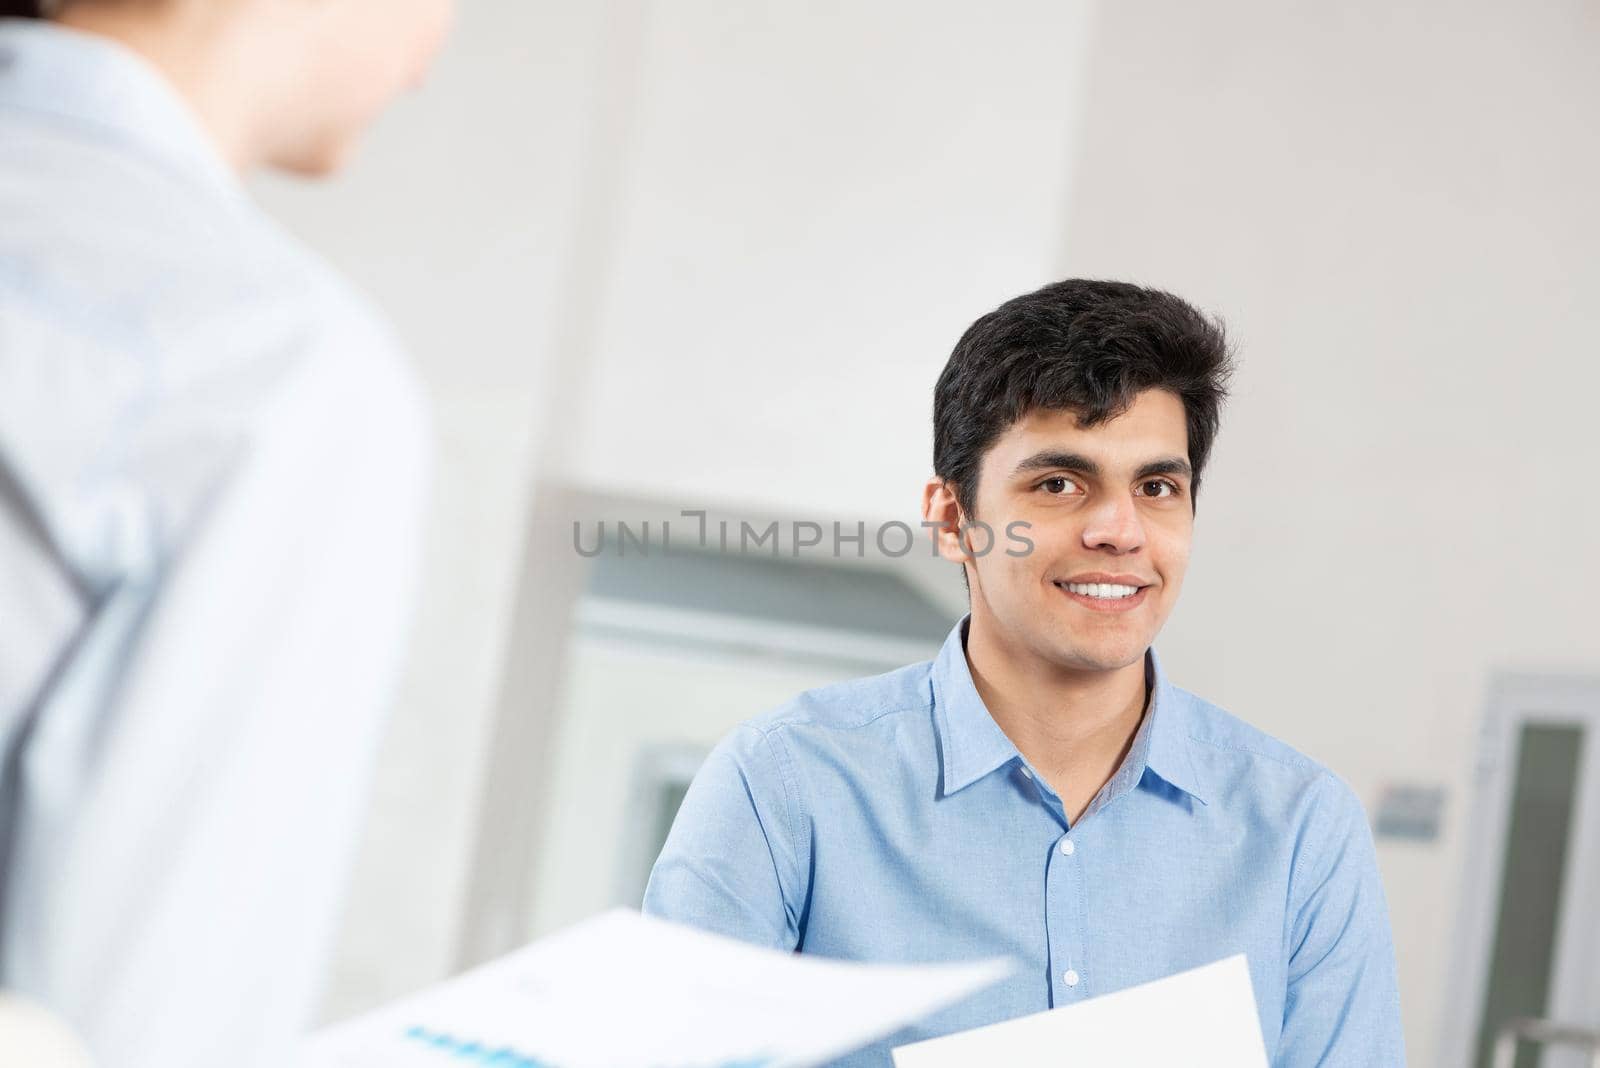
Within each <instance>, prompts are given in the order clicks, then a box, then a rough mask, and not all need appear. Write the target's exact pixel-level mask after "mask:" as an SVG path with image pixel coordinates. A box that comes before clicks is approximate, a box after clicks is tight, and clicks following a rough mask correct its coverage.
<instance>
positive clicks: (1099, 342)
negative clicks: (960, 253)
mask: <svg viewBox="0 0 1600 1068" xmlns="http://www.w3.org/2000/svg"><path fill="white" fill-rule="evenodd" d="M1231 366H1232V358H1231V355H1230V354H1229V352H1228V349H1227V346H1226V344H1225V342H1224V339H1223V336H1222V333H1221V331H1220V330H1219V329H1218V328H1217V327H1216V326H1215V325H1213V324H1212V323H1211V322H1210V321H1209V320H1208V319H1206V318H1205V317H1204V316H1203V315H1201V314H1200V313H1199V312H1198V311H1196V310H1195V309H1194V308H1192V307H1191V306H1190V305H1188V304H1187V303H1185V302H1184V301H1182V300H1180V299H1179V298H1177V297H1175V296H1173V295H1171V294H1169V293H1164V292H1162V291H1160V290H1152V289H1144V288H1140V287H1137V286H1132V285H1127V284H1123V283H1117V282H1095V281H1082V280H1073V281H1067V282H1061V283H1058V284H1055V285H1051V286H1046V287H1045V288H1043V289H1041V290H1039V291H1037V292H1035V293H1030V294H1027V295H1025V296H1021V297H1018V298H1016V299H1015V300H1012V301H1008V302H1007V303H1005V304H1003V305H1001V306H1000V307H999V308H998V309H996V310H995V311H993V312H991V313H989V314H988V315H985V316H983V317H982V318H980V319H979V320H978V321H977V322H976V323H974V324H973V325H972V327H971V328H970V329H969V330H968V331H967V332H966V334H965V335H964V336H963V337H962V338H961V340H960V342H959V343H958V344H957V345H956V347H955V350H954V352H952V353H951V355H950V359H949V361H948V362H947V363H946V365H945V368H944V372H943V373H942V374H941V376H940V377H939V381H938V384H937V386H936V388H935V391H934V406H933V435H934V455H933V466H934V472H935V474H934V475H933V477H931V478H930V479H928V481H927V483H926V485H925V486H924V487H923V497H922V500H923V519H924V520H925V521H926V523H927V524H928V525H930V527H932V528H933V529H934V537H935V539H936V546H937V549H938V551H939V553H940V554H941V555H942V556H943V557H944V558H945V559H946V560H949V561H951V562H952V563H955V564H958V565H959V566H960V567H961V568H962V574H963V575H964V576H965V579H966V581H967V585H968V595H969V601H970V606H971V610H970V612H969V614H968V615H967V616H966V617H965V618H963V619H962V620H961V621H959V622H958V623H957V624H956V625H955V626H954V627H953V628H952V630H951V631H950V635H949V637H948V638H947V639H946V641H945V644H944V647H943V649H941V650H940V652H939V654H938V655H937V656H936V657H935V658H934V659H933V660H931V661H927V662H924V663H921V664H913V665H910V666H909V667H905V668H902V669H901V670H899V671H894V672H891V673H889V674H886V675H879V676H877V677H874V678H868V679H860V680H857V681H854V682H847V683H842V684H838V685H834V686H828V687H823V688H821V689H817V690H811V691H808V692H807V693H804V694H802V695H800V696H799V697H797V698H795V699H794V700H793V701H791V702H790V703H789V704H787V705H784V706H783V707H781V708H779V709H777V710H776V711H773V712H770V713H768V714H767V715H764V716H761V717H759V718H757V719H754V720H752V721H750V722H749V723H747V724H745V725H744V726H741V727H739V728H738V729H737V730H736V731H735V732H734V733H732V734H731V735H729V736H728V737H727V738H726V739H725V740H724V741H723V742H722V743H721V744H720V745H719V746H718V747H717V748H716V750H715V751H713V752H712V754H711V756H710V757H709V758H708V759H707V760H706V763H705V765H704V767H702V768H701V770H700V772H699V774H698V775H696V777H695V780H694V782H693V784H692V786H691V787H690V789H689V792H688V795H687V797H686V798H685V799H684V802H683V807H682V809H681V810H680V812H679V814H678V817H677V820H676V822H675V823H674V824H673V827H672V831H671V834H670V835H669V837H668V839H667V843H666V846H665V848H664V849H663V851H662V853H661V857H660V859H659V860H658V861H657V863H656V866H655V870H654V872H653V873H652V874H651V877H650V883H649V887H648V889H647V890H646V895H645V908H646V910H647V911H649V912H653V913H656V914H659V915H661V916H665V917H667V918H669V919H675V920H680V921H683V922H686V923H691V924H695V925H698V926H701V927H705V928H708V929H710V930H714V931H720V932H722V933H725V934H729V935H732V936H734V937H738V938H743V939H746V940H749V941H752V942H759V943H763V944H765V945H769V946H774V947H781V948H784V949H792V950H798V951H800V952H804V953H817V954H820V955H823V956H829V957H845V958H851V959H856V960H871V961H895V962H904V961H937V960H955V959H962V958H971V957H988V956H995V955H1004V956H1009V957H1012V958H1014V959H1015V960H1017V961H1019V962H1021V963H1022V965H1023V966H1022V967H1021V968H1020V969H1019V970H1018V971H1017V973H1016V974H1015V975H1013V976H1012V977H1011V978H1010V979H1009V980H1007V981H1005V982H1003V983H1001V984H999V985H997V986H994V987H991V988H990V989H988V990H986V991H983V992H981V993H979V994H977V995H975V996H974V997H972V998H970V999H968V1000H967V1001H965V1002H963V1003H962V1004H960V1005H957V1006H955V1007H954V1008H952V1009H950V1010H948V1011H946V1012H944V1013H941V1014H938V1015H936V1016H935V1017H933V1018H932V1019H930V1020H927V1021H924V1022H923V1023H922V1024H920V1025H918V1026H917V1027H915V1028H914V1029H913V1030H911V1031H910V1032H908V1033H906V1034H902V1035H900V1036H898V1037H897V1038H896V1039H895V1040H893V1041H891V1042H889V1043H884V1044H882V1045H880V1046H879V1047H877V1048H875V1049H870V1050H867V1051H864V1052H862V1053H860V1054H858V1055H856V1056H855V1057H851V1058H847V1059H846V1061H844V1062H841V1063H849V1064H852V1065H856V1064H859V1065H875V1066H876V1065H887V1064H888V1063H889V1054H888V1049H889V1047H890V1046H892V1045H894V1044H897V1043H899V1042H906V1041H912V1040H915V1039H919V1038H926V1037H931V1036H934V1035H940V1034H947V1033H950V1032H953V1031H958V1030H964V1029H967V1028H970V1027H975V1026H978V1025H981V1024H988V1023H995V1022H997V1021H1000V1020H1006V1019H1010V1018H1012V1017H1016V1016H1022V1015H1025V1014H1028V1013H1032V1012H1038V1011H1041V1010H1044V1009H1048V1008H1053V1007H1056V1006H1063V1005H1072V1004H1076V1003H1078V1002H1081V1001H1083V1000H1085V999H1086V998H1090V997H1093V996H1095V995H1098V994H1106V993H1111V992H1113V991H1116V990H1121V989H1124V988H1126V987H1129V986H1133V985H1136V984H1139V983H1143V982H1147V981H1149V980H1152V979H1158V978H1161V977H1162V976H1165V975H1169V974H1172V973H1174V972H1178V971H1182V970H1185V969H1188V968H1193V967H1197V966H1199V965H1202V964H1209V963H1211V962H1213V961H1216V960H1219V959H1221V958H1223V957H1228V956H1231V955H1233V954H1235V953H1244V954H1246V956H1247V957H1248V959H1249V967H1250V976H1251V980H1252V983H1253V985H1254V989H1255V997H1256V1003H1257V1007H1258V1009H1259V1012H1260V1023H1261V1031H1262V1035H1263V1037H1264V1040H1265V1043H1266V1049H1267V1052H1268V1054H1269V1056H1270V1058H1271V1060H1272V1063H1273V1064H1275V1065H1281V1066H1284V1068H1298V1066H1301V1065H1305V1066H1310V1065H1339V1066H1345V1065H1351V1066H1355V1065H1360V1066H1363V1068H1367V1066H1370V1068H1399V1066H1400V1065H1402V1064H1403V1063H1404V1061H1405V1053H1404V1049H1403V1045H1402V1039H1401V1032H1400V1005H1399V995H1398V992H1397V981H1396V975H1395V959H1394V948H1393V944H1392V940H1391V937H1390V930H1389V916H1388V909H1387V906H1386V905H1385V902H1384V895H1383V888H1382V885H1381V884H1380V882H1379V878H1378V866H1377V858H1376V855H1375V851H1374V848H1373V843H1372V836H1371V833H1370V831H1369V830H1368V828H1367V821H1366V816H1365V814H1364V813H1363V811H1362V808H1361V803H1360V802H1359V801H1358V800H1357V799H1356V797H1355V795H1354V794H1352V793H1351V791H1350V788H1349V787H1348V786H1346V785H1345V783H1344V782H1343V781H1342V780H1340V779H1339V778H1338V777H1337V776H1335V775H1334V774H1333V773H1331V772H1330V771H1328V770H1327V769H1326V768H1323V767H1322V766H1320V765H1318V764H1317V763H1315V762H1314V761H1312V760H1309V759H1307V758H1306V757H1304V756H1302V755H1301V754H1299V753H1297V752H1295V751H1294V750H1293V749H1291V748H1289V747H1288V746H1287V745H1284V744H1283V743H1282V742H1279V741H1276V740H1274V739H1272V738H1270V737H1268V736H1267V735H1266V734H1264V733H1262V732H1261V731H1259V730H1256V729H1255V728H1253V727H1251V726H1249V725H1248V724H1246V723H1243V722H1241V721H1240V720H1238V719H1235V718H1234V717H1233V716H1231V715H1229V714H1228V713H1227V712H1225V711H1224V710H1222V709H1221V708H1218V707H1217V706H1216V705H1213V704H1211V703H1209V702H1207V701H1205V700H1203V699H1202V698H1200V697H1197V696H1195V695H1194V694H1192V693H1189V692H1188V691H1186V690H1183V689H1181V688H1179V687H1178V686H1176V685H1174V684H1173V683H1172V682H1171V681H1170V680H1169V679H1168V678H1167V675H1166V671H1165V669H1164V667H1163V666H1162V663H1161V661H1160V660H1159V659H1158V658H1157V657H1156V654H1155V649H1154V647H1153V645H1152V643H1153V642H1154V640H1155V638H1156V635H1157V634H1158V633H1159V632H1160V630H1161V628H1162V626H1163V625H1164V624H1165V623H1166V621H1167V618H1168V616H1169V615H1170V614H1171V612H1172V610H1173V608H1174V607H1175V606H1176V604H1177V602H1178V594H1179V591H1180V589H1181V588H1182V585H1183V579H1184V575H1185V573H1186V571H1187V570H1188V564H1189V551H1190V545H1191V542H1192V539H1193V533H1194V522H1195V500H1196V494H1197V492H1198V490H1199V486H1200V480H1201V477H1202V475H1203V473H1204V470H1205V466H1206V461H1207V459H1208V457H1209V454H1210V451H1211V445H1212V442H1213V440H1214V438H1215V436H1216V433H1217V430H1218V426H1219V410H1220V405H1221V401H1222V399H1223V397H1224V396H1225V393H1226V383H1227V380H1228V377H1229V374H1230V371H1231ZM1286 699H1287V700H1293V694H1292V693H1290V694H1288V695H1286ZM1151 1025H1152V1026H1157V1027H1159V1026H1161V1021H1159V1020H1153V1021H1151ZM1201 1052H1203V1051H1201ZM1062 1058H1063V1060H1064V1061H1070V1060H1071V1051H1070V1050H1065V1051H1063V1052H1062Z"/></svg>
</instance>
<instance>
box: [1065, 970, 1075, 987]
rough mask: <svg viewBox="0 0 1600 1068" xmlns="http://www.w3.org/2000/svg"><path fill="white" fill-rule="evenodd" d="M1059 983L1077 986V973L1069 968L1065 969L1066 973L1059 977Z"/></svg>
mask: <svg viewBox="0 0 1600 1068" xmlns="http://www.w3.org/2000/svg"><path fill="white" fill-rule="evenodd" d="M1061 981H1062V982H1063V983H1066V984H1067V985H1068V986H1077V985H1078V973H1077V972H1075V971H1073V970H1072V969H1070V968H1069V969H1067V971H1066V973H1065V974H1064V975H1062V976H1061Z"/></svg>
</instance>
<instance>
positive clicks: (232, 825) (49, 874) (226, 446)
mask: <svg viewBox="0 0 1600 1068" xmlns="http://www.w3.org/2000/svg"><path fill="white" fill-rule="evenodd" d="M313 355H315V356H317V357H327V358H326V359H318V360H316V361H307V364H306V367H305V368H304V369H303V371H301V372H297V373H296V374H295V375H294V376H292V377H291V379H290V380H289V381H288V382H287V383H275V384H274V385H273V392H272V393H271V395H270V396H269V397H267V398H266V399H264V400H263V402H262V404H261V408H260V410H259V411H256V412H253V413H252V414H251V417H250V419H249V421H248V426H247V429H246V430H245V432H244V433H243V434H241V435H233V436H231V437H223V438H220V439H219V440H218V441H217V442H216V447H217V448H218V449H219V450H221V451H222V452H223V453H224V454H225V455H224V458H223V462H222V463H221V468H222V469H223V470H224V471H225V474H224V475H223V476H222V477H220V478H218V479H217V480H215V482H214V484H213V485H212V486H211V487H210V489H209V492H208V493H207V494H206V495H205V497H204V500H203V501H202V503H201V504H200V506H199V507H198V508H197V510H196V514H195V516H194V518H193V520H192V522H188V523H186V524H185V525H184V527H183V529H182V531H181V536H180V537H179V538H178V539H177V541H176V542H175V544H174V545H172V546H171V547H170V549H168V550H166V551H164V552H163V553H162V555H161V557H160V559H159V561H158V562H157V563H156V565H155V566H153V567H152V568H150V569H149V570H147V571H135V572H130V573H127V574H124V575H121V576H119V577H117V578H116V580H115V581H113V582H110V583H108V584H105V585H104V586H102V587H101V588H99V589H98V590H97V592H96V594H95V596H94V598H93V601H92V603H91V604H90V606H89V608H88V610H87V613H86V617H85V619H84V621H83V623H82V625H81V627H80V628H79V630H78V631H77V632H76V633H75V634H74V636H73V641H72V643H71V645H70V649H69V652H68V654H67V655H66V657H65V659H64V660H63V661H62V662H61V663H60V664H59V665H58V668H59V669H58V671H57V672H56V674H55V675H54V676H53V677H52V678H51V679H50V681H49V685H48V688H47V690H46V691H44V692H42V693H41V694H39V696H38V698H37V717H36V722H35V726H34V729H33V731H32V734H31V736H30V737H29V739H28V744H27V746H26V748H25V749H24V750H22V751H21V754H20V761H19V763H18V765H17V767H16V768H15V769H13V770H14V772H15V774H14V775H13V776H12V778H13V783H12V786H13V796H14V799H15V810H14V818H13V820H12V821H11V822H12V826H13V840H12V843H11V849H10V852H9V855H8V856H7V858H6V867H5V871H4V882H5V898H4V912H3V916H0V985H4V986H11V987H13V988H15V989H18V990H20V991H22V992H24V993H26V994H28V995H30V996H31V997H33V998H35V999H37V1000H39V1001H41V1002H42V1003H44V1004H46V1005H48V1006H50V1007H51V1008H52V1009H54V1010H55V1011H56V1012H58V1013H59V1014H61V1015H62V1016H63V1017H64V1018H65V1019H66V1020H67V1021H68V1023H69V1024H70V1025H71V1026H72V1027H73V1028H74V1029H75V1030H76V1031H78V1032H79V1033H80V1034H81V1035H82V1036H83V1037H84V1039H85V1040H86V1041H87V1043H88V1044H89V1046H90V1048H91V1049H92V1051H93V1052H94V1054H95V1056H96V1058H97V1063H99V1064H101V1065H103V1066H105V1068H121V1066H128V1068H146V1066H148V1068H157V1066H159V1068H215V1066H217V1065H224V1064H226V1065H235V1066H238V1065H281V1064H284V1063H287V1062H288V1060H289V1056H290V1054H289V1051H290V1047H291V1045H292V1044H293V1043H294V1041H295V1040H296V1037H297V1035H298V1034H299V1033H300V1032H301V1031H302V1029H303V1028H304V1027H305V1026H306V1025H307V1024H308V1022H309V1020H310V1018H311V1014H312V1013H313V1012H314V1010H315V1006H316V999H317V997H318V996H319V993H320V989H321V983H322V980H323V975H324V971H325V968H326V965H327V962H328V957H329V950H330V947H331V943H332V939H333V936H334V933H335V930H336V924H337V920H338V918H339V911H340V905H341V899H342V892H343V887H344V883H345V877H346V873H347V871H348V869H349V866H350V862H351V860H352V858H353V854H354V851H355V848H356V844H357V834H358V830H359V827H360V824H361V820H362V817H363V815H364V810H365V804H366V787H367V783H368V779H369V772H370V768H371V765H372V762H373V757H374V754H375V751H376V748H377V745H378V742H379V739H380V735H381V730H382V726H383V722H384V715H383V713H384V710H385V706H386V705H387V702H388V699H389V697H390V691H391V683H392V680H393V679H394V677H395V675H396V673H397V670H398V667H399V663H400V660H401V655H402V651H403V639H404V636H405V633H406V620H407V618H408V615H409V608H410V602H411V592H412V585H413V577H414V573H415V570H416V565H417V557H418V543H419V540H420V539H419V536H418V525H419V521H420V506H421V495H422V491H423V483H424V476H425V453H426V447H425V441H426V431H425V422H424V420H423V417H422V412H421V407H420V404H419V403H418V400H417V398H416V396H415V395H414V393H413V392H412V388H411V386H410V384H409V382H408V381H407V380H405V379H403V378H402V377H401V376H399V375H398V374H397V373H396V372H395V370H394V369H393V368H392V367H390V366H389V365H388V364H387V363H386V362H384V361H382V360H378V359H368V358H367V356H368V355H375V354H363V355H361V356H359V357H357V358H350V359H346V358H343V356H344V354H341V353H338V352H333V353H315V354H313ZM179 444H182V445H183V446H184V448H182V449H174V450H172V455H174V456H180V455H181V456H184V457H185V460H184V461H183V462H187V460H188V458H189V457H191V456H193V455H194V454H196V453H197V452H203V451H204V449H205V448H206V447H207V446H206V443H205V442H203V441H202V442H195V441H183V442H180V443H179ZM165 454H166V450H164V449H159V448H158V449H153V450H151V451H150V453H149V455H142V456H140V457H139V461H140V463H145V462H148V461H150V460H151V459H153V458H158V457H159V456H161V455H165ZM143 473H144V472H143V471H142V470H136V471H135V473H134V477H133V481H134V482H136V483H137V482H139V481H140V480H141V479H142V476H143Z"/></svg>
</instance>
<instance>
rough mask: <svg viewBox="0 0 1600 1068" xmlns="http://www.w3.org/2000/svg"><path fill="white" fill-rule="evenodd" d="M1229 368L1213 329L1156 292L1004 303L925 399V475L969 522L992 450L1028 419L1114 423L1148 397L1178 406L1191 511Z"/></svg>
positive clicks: (1101, 291)
mask: <svg viewBox="0 0 1600 1068" xmlns="http://www.w3.org/2000/svg"><path fill="white" fill-rule="evenodd" d="M1232 372H1233V360H1232V357H1231V355H1230V354H1229V350H1228V343H1227V338H1226V336H1225V335H1224V333H1223V328H1222V325H1221V324H1220V323H1219V322H1215V321H1213V320H1211V319H1208V318H1207V317H1206V316H1204V315H1202V314H1201V313H1200V312H1199V311H1196V310H1195V309H1194V308H1193V307H1192V306H1191V305H1189V304H1188V303H1186V302H1185V301H1183V300H1181V299H1179V298H1178V297H1175V296H1173V295H1172V294H1171V293H1166V292H1163V291H1162V290H1159V289H1145V288H1143V287H1140V286H1136V285H1130V284H1128V283H1126V282H1100V281H1091V280H1085V279H1078V278H1072V279H1068V280H1067V281H1065V282H1055V283H1053V284H1051V285H1047V286H1045V287H1044V288H1043V289H1039V290H1035V291H1034V292H1032V293H1029V294H1027V295H1025V296H1021V297H1017V298H1015V299H1013V300H1008V301H1006V302H1005V303H1004V304H1002V305H1000V307H998V308H996V309H995V310H994V311H992V312H990V313H989V314H988V315H985V316H984V317H983V318H981V319H979V320H978V321H977V322H975V323H973V324H972V325H971V326H970V327H968V328H967V332H966V333H965V334H963V335H961V340H960V341H958V342H957V343H956V347H955V350H954V351H952V352H951V353H950V359H949V362H947V363H946V364H945V366H944V371H943V373H941V374H940V375H939V383H938V385H937V386H935V387H934V394H933V469H934V472H935V473H936V474H937V475H938V476H939V477H940V478H942V479H944V480H945V481H946V482H948V483H949V484H950V486H951V488H952V490H953V492H954V494H955V498H956V501H957V503H959V504H960V505H961V510H962V511H963V512H964V513H965V514H966V515H968V516H972V515H975V513H974V511H973V505H974V504H975V503H976V501H977V496H978V472H979V469H980V465H981V463H982V461H983V454H984V453H985V452H986V451H988V449H989V446H991V445H993V444H994V442H995V439H997V438H998V437H1000V435H1001V434H1003V433H1005V432H1006V430H1007V429H1009V428H1010V427H1011V426H1012V425H1013V424H1015V423H1017V422H1018V421H1019V420H1021V419H1022V418H1023V417H1024V416H1026V415H1027V414H1028V413H1029V412H1030V411H1033V410H1034V409H1037V408H1045V409H1065V410H1069V411H1072V412H1075V413H1076V414H1077V416H1078V419H1079V422H1080V424H1081V425H1083V426H1094V425H1096V424H1098V423H1103V422H1105V421H1107V420H1109V419H1114V418H1116V417H1117V416H1119V415H1121V414H1122V413H1123V412H1125V411H1127V410H1128V408H1129V407H1130V406H1132V404H1133V401H1134V398H1135V397H1136V396H1137V395H1138V394H1139V393H1141V392H1143V391H1144V390H1147V389H1166V390H1170V391H1171V392H1173V393H1174V394H1176V395H1177V396H1178V397H1179V399H1181V400H1182V401H1183V409H1184V412H1185V413H1186V415H1187V417H1188V425H1189V466H1190V467H1192V468H1193V469H1194V476H1193V480H1192V483H1191V491H1190V493H1191V496H1190V503H1191V506H1192V505H1193V502H1194V494H1195V493H1198V491H1199V488H1200V474H1201V472H1202V471H1203V470H1204V468H1205V465H1206V458H1207V457H1208V456H1209V455H1210V453H1211V443H1212V442H1213V441H1214V440H1215V439H1216V436H1217V427H1218V424H1219V414H1218V410H1219V409H1220V408H1221V406H1222V401H1223V399H1224V398H1225V397H1226V396H1227V384H1228V378H1229V376H1230V375H1231V374H1232Z"/></svg>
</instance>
